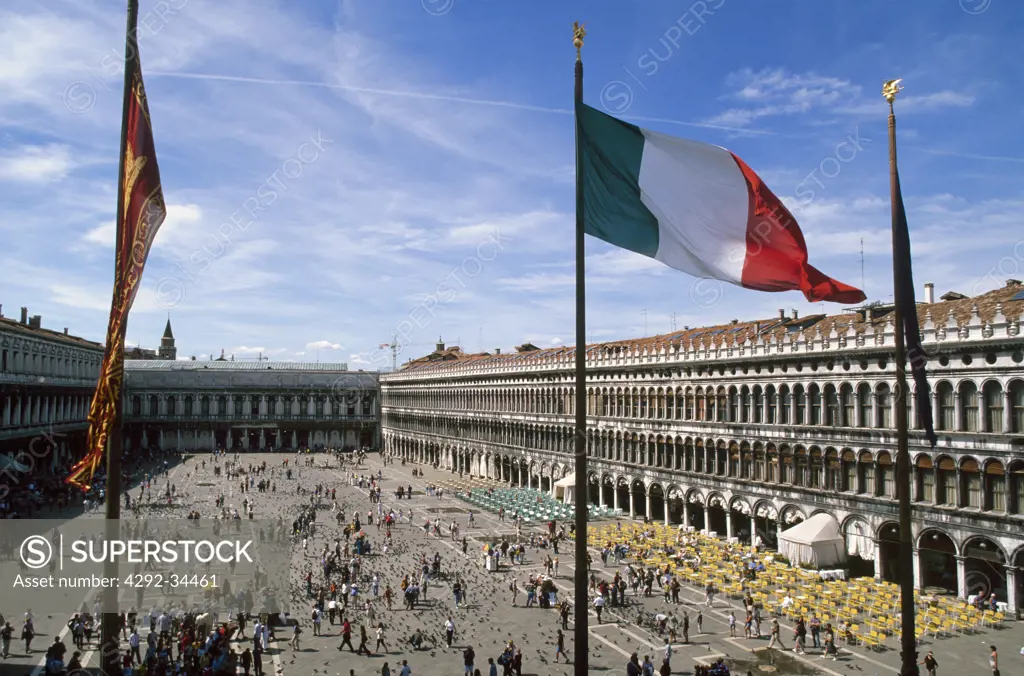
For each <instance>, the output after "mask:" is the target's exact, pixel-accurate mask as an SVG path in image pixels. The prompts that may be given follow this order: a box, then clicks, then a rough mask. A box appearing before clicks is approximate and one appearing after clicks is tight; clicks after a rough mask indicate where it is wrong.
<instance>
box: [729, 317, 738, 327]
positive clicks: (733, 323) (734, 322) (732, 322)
mask: <svg viewBox="0 0 1024 676" xmlns="http://www.w3.org/2000/svg"><path fill="white" fill-rule="evenodd" d="M729 323H730V324H732V325H733V326H736V325H737V324H739V323H740V320H738V319H734V320H732V321H731V322H729Z"/></svg>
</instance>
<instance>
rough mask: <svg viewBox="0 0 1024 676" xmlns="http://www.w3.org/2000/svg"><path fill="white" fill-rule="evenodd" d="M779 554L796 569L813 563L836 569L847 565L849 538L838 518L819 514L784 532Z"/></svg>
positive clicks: (821, 566) (818, 566) (817, 565)
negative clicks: (840, 526) (846, 536)
mask: <svg viewBox="0 0 1024 676" xmlns="http://www.w3.org/2000/svg"><path fill="white" fill-rule="evenodd" d="M779 554H782V555H783V556H784V557H786V558H787V559H789V562H790V563H792V564H793V565H794V566H798V565H802V564H810V565H812V566H814V567H815V568H834V567H835V566H837V565H842V564H844V563H846V539H845V538H844V537H843V534H842V533H841V532H840V531H839V524H838V523H836V520H835V519H834V518H832V517H831V516H829V515H828V514H815V515H814V516H812V517H811V518H809V519H807V520H806V521H804V522H802V523H798V524H797V525H795V526H793V527H792V528H790V529H789V530H784V531H782V535H781V537H780V538H779Z"/></svg>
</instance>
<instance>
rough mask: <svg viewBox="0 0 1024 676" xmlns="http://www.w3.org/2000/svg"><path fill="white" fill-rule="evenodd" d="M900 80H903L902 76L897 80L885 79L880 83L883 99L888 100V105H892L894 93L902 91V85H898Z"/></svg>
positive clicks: (894, 98)
mask: <svg viewBox="0 0 1024 676" xmlns="http://www.w3.org/2000/svg"><path fill="white" fill-rule="evenodd" d="M901 82H903V78H899V79H898V80H887V81H886V82H885V84H883V85H882V96H884V97H885V100H886V101H888V102H889V105H890V106H891V105H892V102H893V101H895V100H896V95H897V94H899V93H900V92H901V91H903V87H901V86H900V83H901Z"/></svg>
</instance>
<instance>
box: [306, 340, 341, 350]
mask: <svg viewBox="0 0 1024 676" xmlns="http://www.w3.org/2000/svg"><path fill="white" fill-rule="evenodd" d="M306 349H307V350H343V349H345V348H344V346H343V345H341V344H340V343H332V342H331V341H329V340H318V341H316V342H313V343H306Z"/></svg>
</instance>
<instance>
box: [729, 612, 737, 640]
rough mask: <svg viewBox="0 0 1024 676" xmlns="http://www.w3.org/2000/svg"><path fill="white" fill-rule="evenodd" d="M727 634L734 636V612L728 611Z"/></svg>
mask: <svg viewBox="0 0 1024 676" xmlns="http://www.w3.org/2000/svg"><path fill="white" fill-rule="evenodd" d="M729 636H730V637H732V638H736V613H735V612H733V611H731V610H730V611H729Z"/></svg>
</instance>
